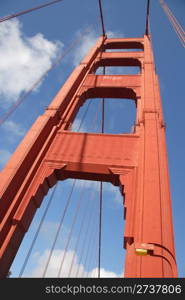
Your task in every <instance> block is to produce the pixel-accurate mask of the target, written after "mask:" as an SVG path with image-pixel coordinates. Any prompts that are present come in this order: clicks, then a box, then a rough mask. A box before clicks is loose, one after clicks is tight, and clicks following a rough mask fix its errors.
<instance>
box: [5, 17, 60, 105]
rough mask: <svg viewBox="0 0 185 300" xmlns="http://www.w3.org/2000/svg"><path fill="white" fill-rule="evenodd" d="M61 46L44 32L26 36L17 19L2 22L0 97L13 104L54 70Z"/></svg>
mask: <svg viewBox="0 0 185 300" xmlns="http://www.w3.org/2000/svg"><path fill="white" fill-rule="evenodd" d="M61 47H62V44H61V43H60V42H58V41H57V42H51V41H49V40H47V39H46V38H44V36H43V35H42V34H41V33H37V34H36V35H35V36H32V37H27V36H26V35H25V34H24V33H23V31H22V25H21V23H20V22H19V21H18V20H11V21H7V22H4V23H1V24H0V57H1V59H0V98H1V99H3V100H4V101H6V102H7V101H8V102H13V101H14V100H15V99H16V98H17V97H18V96H20V94H21V93H22V92H24V91H27V90H28V89H29V88H30V86H31V85H33V84H34V83H35V82H36V81H37V80H38V79H39V78H40V77H41V76H42V74H43V73H44V72H45V71H46V70H47V69H48V68H50V67H51V64H52V61H53V59H55V58H56V56H57V54H58V53H59V51H60V49H61ZM1 102H2V101H1Z"/></svg>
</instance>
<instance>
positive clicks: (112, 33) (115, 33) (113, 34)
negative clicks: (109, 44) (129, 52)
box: [107, 30, 125, 38]
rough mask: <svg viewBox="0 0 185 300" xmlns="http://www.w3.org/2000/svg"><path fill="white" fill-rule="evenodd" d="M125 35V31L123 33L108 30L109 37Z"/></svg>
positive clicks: (122, 36)
mask: <svg viewBox="0 0 185 300" xmlns="http://www.w3.org/2000/svg"><path fill="white" fill-rule="evenodd" d="M124 36H125V35H124V33H121V32H120V31H111V30H109V31H107V37H108V38H124Z"/></svg>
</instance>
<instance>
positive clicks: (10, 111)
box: [0, 27, 91, 126]
mask: <svg viewBox="0 0 185 300" xmlns="http://www.w3.org/2000/svg"><path fill="white" fill-rule="evenodd" d="M90 28H91V27H88V28H87V29H85V30H84V31H83V32H82V33H81V35H80V36H79V37H78V38H77V39H75V40H74V41H73V42H72V43H71V44H70V45H69V47H68V48H67V49H66V50H65V51H64V52H63V53H62V54H61V55H59V56H58V57H57V58H56V60H55V61H54V63H53V64H52V65H51V67H50V68H49V69H47V70H46V71H45V72H44V73H43V75H42V76H41V77H39V79H38V80H37V81H36V82H35V83H33V85H32V86H31V87H30V88H29V89H28V90H27V91H26V92H25V93H24V94H23V95H21V96H20V97H19V98H18V99H17V100H16V102H15V103H13V104H12V105H11V107H10V108H9V110H8V111H7V112H6V113H5V114H4V115H3V116H2V117H1V118H0V126H1V125H2V124H3V123H4V122H5V121H6V120H7V119H8V118H9V117H10V116H11V115H12V114H13V112H14V111H15V110H16V109H17V108H18V107H19V105H20V104H21V103H22V102H23V101H24V100H25V99H26V98H27V96H29V95H30V93H31V92H32V91H33V90H34V89H35V88H36V87H37V86H38V85H39V84H40V83H41V82H42V80H43V79H44V78H45V77H46V76H47V75H48V73H49V72H50V71H51V70H53V69H54V68H55V67H56V66H58V65H59V64H60V63H61V60H62V59H63V58H64V57H65V56H67V54H69V52H70V51H71V50H72V49H73V48H74V47H75V46H76V45H77V44H78V43H79V41H80V40H81V39H82V37H83V36H84V35H85V34H87V33H88V32H90Z"/></svg>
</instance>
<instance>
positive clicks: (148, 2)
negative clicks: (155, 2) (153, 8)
mask: <svg viewBox="0 0 185 300" xmlns="http://www.w3.org/2000/svg"><path fill="white" fill-rule="evenodd" d="M149 14H150V0H148V1H147V11H146V28H145V34H146V35H149Z"/></svg>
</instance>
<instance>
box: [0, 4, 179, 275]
mask: <svg viewBox="0 0 185 300" xmlns="http://www.w3.org/2000/svg"><path fill="white" fill-rule="evenodd" d="M99 4H100V12H101V17H102V18H101V20H102V28H103V35H102V36H100V38H99V39H98V41H97V42H96V44H95V45H94V46H93V47H92V49H91V50H90V51H89V53H88V54H87V55H86V56H85V58H84V59H83V60H82V61H81V62H80V64H79V65H78V66H77V67H76V68H75V69H74V71H73V72H72V74H71V75H70V76H69V78H68V79H67V81H66V82H65V84H64V85H63V87H62V88H61V89H60V91H59V92H58V94H57V95H56V97H55V98H54V99H53V100H52V102H51V103H50V105H49V106H48V107H47V108H46V110H45V112H44V114H43V115H41V116H39V117H38V119H37V120H36V121H35V123H34V124H33V126H32V127H31V129H30V130H29V131H28V133H27V134H26V136H25V137H24V139H23V140H22V142H21V143H20V145H19V146H18V148H17V149H16V151H15V152H14V154H13V155H12V157H11V158H10V160H9V162H8V163H7V165H6V166H5V168H4V169H3V171H2V172H1V174H0V207H1V209H0V222H1V225H0V230H1V233H0V276H1V277H6V276H7V274H8V272H9V269H10V266H11V264H12V261H13V259H14V257H15V255H16V253H17V251H18V248H19V246H20V244H21V242H22V239H23V237H24V235H25V233H26V232H27V231H28V229H29V226H30V224H31V222H32V219H33V217H34V214H35V212H36V210H37V208H39V207H40V205H41V203H42V201H43V198H44V197H45V195H46V194H47V192H48V190H49V189H50V188H52V187H53V186H54V185H55V184H56V183H57V181H60V180H64V179H67V178H74V179H85V180H95V181H100V182H110V183H112V184H113V185H116V186H119V187H120V190H121V193H122V195H123V199H124V218H125V230H124V247H125V249H126V258H125V271H124V276H125V277H149V278H151V277H157V278H159V277H177V266H176V258H175V250H174V234H173V221H172V209H171V197H170V186H169V174H168V161H167V151H166V142H165V123H164V119H163V114H162V106H161V98H160V90H159V82H158V77H157V75H156V72H155V63H154V57H153V51H152V44H151V36H150V34H149V30H148V27H149V25H148V18H149V1H148V9H147V24H146V32H145V34H144V36H143V37H140V38H108V37H107V36H106V33H105V28H104V22H103V14H102V7H101V1H99ZM107 49H111V51H106V50H107ZM115 49H119V51H115ZM122 49H124V50H125V51H121V50H122ZM126 49H128V51H127V50H126ZM133 49H140V51H134V50H133ZM107 66H114V67H116V66H131V67H135V66H137V67H139V69H140V72H139V74H137V75H107V74H105V72H104V74H102V75H96V74H95V73H96V70H97V68H99V67H103V68H104V70H105V68H106V67H107ZM89 98H101V99H105V98H121V99H122V98H123V99H125V98H126V99H131V100H132V101H134V102H135V105H136V110H137V114H136V120H135V125H134V129H133V131H132V133H128V134H105V133H103V130H102V133H89V132H88V133H82V132H73V131H71V130H70V128H71V124H72V123H73V121H74V119H75V116H76V115H77V112H78V110H79V108H80V107H81V106H82V105H83V104H84V103H85V101H86V100H87V99H89ZM124 101H126V100H124Z"/></svg>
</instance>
